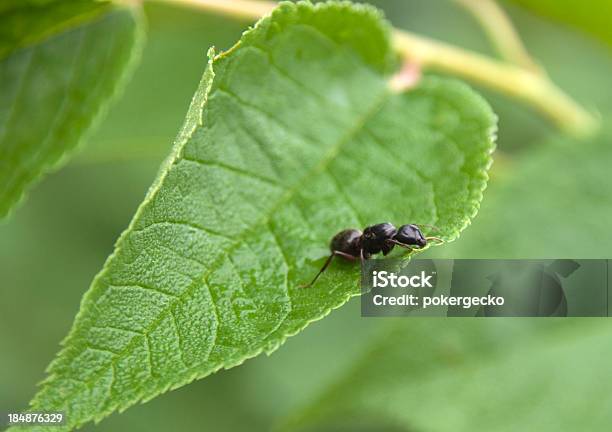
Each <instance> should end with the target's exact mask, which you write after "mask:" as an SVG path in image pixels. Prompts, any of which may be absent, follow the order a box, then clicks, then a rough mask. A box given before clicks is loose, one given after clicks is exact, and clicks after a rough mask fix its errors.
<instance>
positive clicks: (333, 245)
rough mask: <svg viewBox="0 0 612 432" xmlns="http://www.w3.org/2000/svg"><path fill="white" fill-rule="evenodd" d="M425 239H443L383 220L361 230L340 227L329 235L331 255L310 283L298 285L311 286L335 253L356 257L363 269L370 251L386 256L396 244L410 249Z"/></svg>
mask: <svg viewBox="0 0 612 432" xmlns="http://www.w3.org/2000/svg"><path fill="white" fill-rule="evenodd" d="M422 226H427V227H430V228H434V229H435V227H431V226H429V225H422ZM429 240H435V241H439V242H444V240H442V239H441V238H438V237H425V236H424V235H423V233H422V232H421V229H420V228H419V226H418V225H414V224H408V225H402V226H401V227H399V228H395V226H393V224H390V223H388V222H385V223H380V224H376V225H370V226H369V227H367V228H366V229H364V230H363V233H362V232H361V231H359V230H358V229H345V230H342V231H340V232H339V233H338V234H336V235H335V236H334V237H333V238H332V240H331V242H330V244H329V249H330V250H331V255H330V256H329V258H327V261H325V264H323V267H321V270H319V273H317V275H316V276H315V277H314V279H313V280H312V282H310V283H309V284H306V285H302V287H303V288H308V287H310V286H312V285H313V284H314V283H315V282H316V281H317V279H318V278H319V276H321V273H323V272H324V271H325V270H326V269H327V267H328V266H329V264H330V263H331V262H332V260H333V259H334V257H335V256H341V257H342V258H345V259H347V260H349V261H355V260H356V259H357V258H359V259H360V260H361V267H362V268H363V266H364V263H365V260H367V259H368V258H370V257H371V256H372V255H374V254H377V253H380V252H382V254H383V255H387V254H388V253H389V252H391V251H392V250H393V248H394V247H395V246H396V245H397V246H400V247H403V248H406V249H408V250H410V251H412V250H413V249H421V248H423V247H425V246H427V242H428V241H429Z"/></svg>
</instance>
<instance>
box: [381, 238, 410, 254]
mask: <svg viewBox="0 0 612 432" xmlns="http://www.w3.org/2000/svg"><path fill="white" fill-rule="evenodd" d="M387 241H388V242H389V243H393V244H396V245H398V246H399V247H403V248H405V249H408V251H409V252H412V251H413V250H414V248H413V247H412V246H410V245H407V244H405V243H402V242H399V241H397V240H395V239H388V240H387Z"/></svg>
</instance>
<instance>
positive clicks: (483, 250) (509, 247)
mask: <svg viewBox="0 0 612 432" xmlns="http://www.w3.org/2000/svg"><path fill="white" fill-rule="evenodd" d="M602 124H603V125H604V130H603V131H602V132H601V133H600V134H599V135H598V136H596V137H593V138H592V139H590V140H588V141H577V140H573V139H570V138H562V137H555V138H551V139H550V140H548V141H544V142H540V143H537V144H536V147H535V148H534V149H532V151H529V152H525V153H524V154H522V155H520V156H516V157H514V158H511V159H509V160H508V161H505V162H504V163H503V164H501V165H500V166H499V167H498V168H497V170H496V172H497V177H496V178H495V181H492V182H491V185H490V188H489V190H488V191H487V200H485V202H484V203H483V206H482V209H481V210H480V212H479V214H478V218H476V220H475V221H474V223H473V227H472V229H470V230H468V231H467V232H466V235H465V236H462V238H461V242H457V243H455V244H453V245H449V247H448V248H437V249H436V250H432V251H431V255H432V256H433V255H435V256H438V257H442V256H443V257H461V258H482V257H487V258H520V259H526V258H550V257H568V258H608V257H609V256H610V236H609V235H606V234H605V233H607V232H609V229H610V227H609V224H610V214H612V202H611V200H610V196H612V183H611V182H610V166H612V145H611V144H612V128H611V127H610V126H609V124H610V118H609V117H604V119H603V121H602ZM500 162H503V161H500ZM496 164H497V162H496V163H494V167H495V166H496Z"/></svg>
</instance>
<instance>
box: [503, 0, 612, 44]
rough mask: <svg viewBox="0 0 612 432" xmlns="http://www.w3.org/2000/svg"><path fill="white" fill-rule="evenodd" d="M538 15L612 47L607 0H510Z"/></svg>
mask: <svg viewBox="0 0 612 432" xmlns="http://www.w3.org/2000/svg"><path fill="white" fill-rule="evenodd" d="M510 1H511V2H512V3H517V4H519V5H521V6H523V7H524V8H525V9H528V10H530V11H532V12H535V13H537V14H539V15H542V16H545V17H548V18H552V19H554V20H556V21H559V22H562V23H564V24H568V25H570V26H572V27H575V28H577V29H579V30H582V31H583V32H585V33H588V34H590V35H592V36H595V37H596V38H597V39H599V40H602V41H604V42H605V43H606V44H608V46H612V26H610V16H612V3H610V2H609V1H608V0H591V1H574V0H510Z"/></svg>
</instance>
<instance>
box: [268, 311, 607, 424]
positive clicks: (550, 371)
mask: <svg viewBox="0 0 612 432" xmlns="http://www.w3.org/2000/svg"><path fill="white" fill-rule="evenodd" d="M485 321H486V322H483V321H481V320H468V319H456V320H448V319H440V318H429V319H427V318H411V319H403V321H402V322H399V323H398V322H397V321H396V323H395V324H394V325H393V326H391V328H390V329H388V330H387V331H385V332H383V333H382V334H380V335H378V336H377V337H376V338H375V340H371V341H369V342H371V343H372V347H371V351H370V352H369V353H368V354H366V355H364V356H363V357H362V358H359V359H358V360H357V361H356V362H355V365H354V367H353V368H352V369H351V370H350V371H349V372H347V373H346V375H345V376H342V377H340V378H339V379H338V381H337V382H336V383H335V384H334V385H331V386H330V387H329V389H328V390H327V391H325V392H324V393H323V394H322V395H321V396H320V397H319V398H317V400H316V401H314V402H313V403H311V404H310V405H309V406H307V407H305V408H303V409H302V410H300V411H299V412H298V413H296V414H295V415H294V416H293V417H291V418H290V419H289V420H288V421H286V422H285V424H284V427H283V428H280V429H281V430H291V431H296V430H300V431H302V430H303V431H306V430H313V431H353V430H376V431H432V432H436V431H449V430H452V431H456V432H462V431H466V432H467V431H469V432H471V431H475V430H486V431H491V432H497V431H514V430H538V431H551V432H553V431H554V432H556V431H576V430H605V429H607V428H608V427H609V425H610V422H611V421H612V414H611V413H610V411H609V410H605V409H602V407H606V406H609V405H610V403H611V402H612V398H611V396H610V395H611V394H612V385H611V384H610V382H609V380H606V379H602V377H604V376H607V374H608V371H609V358H610V355H612V345H610V343H609V341H610V337H611V336H612V327H611V324H610V323H609V322H606V320H601V319H597V318H595V319H592V318H591V319H586V318H567V319H563V320H555V319H548V320H534V319H522V320H508V319H505V320H504V319H501V320H495V319H487V320H485ZM367 342H368V341H364V343H367ZM585 394H588V395H589V397H588V400H585V398H584V395H585Z"/></svg>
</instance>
